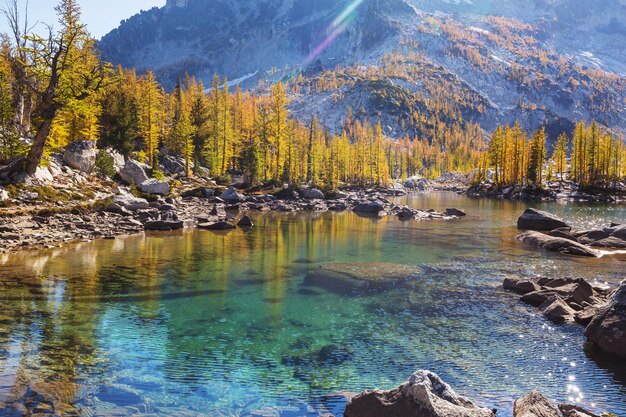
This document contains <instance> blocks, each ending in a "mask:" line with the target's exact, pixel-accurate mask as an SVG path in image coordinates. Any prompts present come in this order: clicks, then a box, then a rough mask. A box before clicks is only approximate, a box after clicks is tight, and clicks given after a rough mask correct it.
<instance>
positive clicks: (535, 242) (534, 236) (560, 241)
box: [517, 231, 600, 257]
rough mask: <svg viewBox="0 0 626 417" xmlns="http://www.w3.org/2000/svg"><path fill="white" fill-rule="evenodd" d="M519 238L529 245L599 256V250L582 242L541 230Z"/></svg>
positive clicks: (554, 250) (571, 253)
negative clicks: (548, 233) (547, 233)
mask: <svg viewBox="0 0 626 417" xmlns="http://www.w3.org/2000/svg"><path fill="white" fill-rule="evenodd" d="M517 239H518V240H520V241H522V242H523V243H525V244H527V245H532V246H535V247H538V248H541V249H545V250H548V251H552V252H561V253H563V254H567V255H577V256H588V257H598V256H600V254H599V252H597V251H596V250H594V249H591V248H589V247H587V246H585V245H583V244H582V243H578V242H575V241H573V240H570V239H566V238H562V237H556V236H550V235H546V234H544V233H541V232H535V231H528V232H524V233H521V234H519V235H518V236H517Z"/></svg>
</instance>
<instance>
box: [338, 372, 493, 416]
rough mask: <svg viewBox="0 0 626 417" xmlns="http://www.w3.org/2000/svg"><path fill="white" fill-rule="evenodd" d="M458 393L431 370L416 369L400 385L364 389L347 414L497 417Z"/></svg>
mask: <svg viewBox="0 0 626 417" xmlns="http://www.w3.org/2000/svg"><path fill="white" fill-rule="evenodd" d="M495 415H496V413H495V412H494V411H493V410H490V409H488V408H482V407H479V406H477V405H476V404H474V403H473V402H472V401H470V400H469V399H467V398H465V397H462V396H460V395H458V394H457V393H455V392H454V391H453V390H452V388H450V386H449V385H448V384H446V383H445V382H443V381H442V380H441V378H439V377H438V376H437V375H436V374H434V373H432V372H430V371H417V372H415V373H414V374H413V375H411V377H410V378H409V380H408V381H406V382H405V383H404V384H402V385H400V386H399V387H398V388H395V389H392V390H389V391H381V390H373V391H365V392H363V393H361V394H359V395H357V396H356V397H354V398H352V399H351V400H350V402H348V405H347V407H346V411H345V413H344V416H345V417H495Z"/></svg>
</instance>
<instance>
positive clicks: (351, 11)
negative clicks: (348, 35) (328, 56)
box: [304, 0, 365, 65]
mask: <svg viewBox="0 0 626 417" xmlns="http://www.w3.org/2000/svg"><path fill="white" fill-rule="evenodd" d="M364 1H365V0H354V1H353V2H352V3H350V4H349V5H348V7H346V8H345V9H344V11H343V12H341V13H340V14H339V16H337V17H336V18H335V20H333V23H332V24H331V25H330V26H329V27H328V28H327V29H326V32H327V33H329V35H328V36H327V37H326V39H324V40H323V41H322V43H320V44H319V45H318V46H317V47H316V48H315V49H314V50H313V51H312V52H311V53H310V54H309V56H307V57H306V59H305V60H304V64H305V65H308V64H310V63H311V62H313V60H314V59H315V58H317V57H318V56H320V55H321V54H322V52H324V51H325V50H326V49H327V48H328V47H329V46H330V45H331V44H332V43H333V41H334V40H335V39H337V37H338V36H339V35H341V34H342V33H343V32H344V31H345V30H346V29H347V28H348V26H350V23H352V21H354V18H355V16H356V11H357V9H358V8H359V6H360V5H361V4H362V3H363V2H364Z"/></svg>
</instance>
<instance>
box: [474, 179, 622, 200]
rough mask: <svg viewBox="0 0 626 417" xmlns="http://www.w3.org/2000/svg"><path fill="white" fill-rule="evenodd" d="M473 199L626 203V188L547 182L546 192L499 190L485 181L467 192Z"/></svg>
mask: <svg viewBox="0 0 626 417" xmlns="http://www.w3.org/2000/svg"><path fill="white" fill-rule="evenodd" d="M465 193H466V194H467V195H468V196H469V197H474V198H494V199H500V200H519V201H570V202H586V203H626V184H624V183H623V182H618V183H616V184H614V186H613V187H609V188H608V189H600V188H592V187H588V188H585V187H580V186H579V185H578V184H577V183H575V182H573V181H546V183H545V185H544V187H543V188H537V187H532V186H521V185H517V186H509V187H499V186H496V185H495V184H494V183H493V182H492V181H485V182H483V183H481V184H478V185H472V186H469V187H467V188H466V190H465Z"/></svg>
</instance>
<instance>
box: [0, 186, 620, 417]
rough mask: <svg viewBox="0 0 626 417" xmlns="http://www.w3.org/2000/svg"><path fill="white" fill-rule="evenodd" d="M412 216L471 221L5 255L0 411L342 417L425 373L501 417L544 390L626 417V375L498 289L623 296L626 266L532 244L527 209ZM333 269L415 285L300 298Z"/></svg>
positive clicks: (486, 203)
mask: <svg viewBox="0 0 626 417" xmlns="http://www.w3.org/2000/svg"><path fill="white" fill-rule="evenodd" d="M398 202H400V203H403V204H409V205H411V206H414V207H418V208H435V209H445V208H446V207H457V208H463V209H466V210H467V211H468V214H469V216H468V218H466V219H463V220H455V221H437V222H422V223H419V222H400V221H399V220H397V219H396V218H386V219H382V220H373V219H368V218H362V217H359V216H357V215H355V214H353V213H341V214H333V213H322V214H254V213H253V214H252V218H253V220H254V222H255V224H256V226H255V227H254V228H253V229H252V230H251V231H250V232H248V233H244V232H243V231H241V230H236V231H233V232H231V233H228V234H217V233H214V232H208V231H186V232H181V233H172V234H155V235H149V236H136V237H130V238H126V239H117V240H114V241H97V242H93V243H87V244H80V245H77V246H71V247H66V248H63V249H59V250H55V251H43V252H38V253H24V254H17V255H7V256H4V257H2V258H0V280H1V281H2V285H1V286H0V300H2V310H1V312H0V415H7V416H8V415H15V414H11V413H14V410H15V409H16V407H17V408H19V406H20V404H21V405H25V406H26V407H27V408H28V407H31V406H32V403H33V402H37V401H44V400H42V396H43V397H47V396H50V397H55V399H54V406H55V407H61V405H60V404H68V410H71V411H68V414H67V415H76V414H78V415H85V416H87V415H88V416H93V415H96V416H97V415H133V414H146V413H148V414H153V415H158V416H176V415H180V416H197V415H206V416H244V415H263V416H265V415H268V416H269V415H271V416H274V415H276V416H307V415H310V416H316V415H319V414H321V413H323V412H325V411H330V412H333V413H335V415H341V411H342V410H343V407H345V397H344V395H343V393H345V392H358V391H361V390H363V389H367V388H374V387H380V388H391V387H394V386H397V385H398V384H399V383H401V382H403V381H404V380H406V378H407V377H408V376H409V375H410V374H411V373H412V372H413V371H415V370H417V369H430V370H432V371H434V372H437V373H438V374H439V375H440V376H441V377H442V378H443V379H444V380H445V381H447V382H448V383H450V384H451V385H452V386H453V387H455V388H456V389H457V391H459V392H461V393H463V394H464V395H467V396H469V397H471V398H472V399H474V400H476V401H477V402H479V403H480V404H482V405H485V406H489V407H493V408H497V409H498V410H499V412H498V415H499V416H505V417H509V416H511V415H512V403H513V401H514V399H515V398H518V397H519V396H521V395H523V394H525V393H526V392H528V391H529V390H532V389H539V390H541V391H542V392H544V393H545V394H546V395H548V396H549V397H550V398H552V399H553V400H555V401H561V402H564V401H570V402H571V401H579V402H580V403H582V404H584V405H586V406H588V407H590V408H592V409H594V410H597V411H613V412H615V413H617V414H618V415H626V372H625V371H624V364H623V363H619V360H616V359H608V360H607V359H602V357H598V356H597V354H596V353H595V352H594V351H593V350H591V349H588V348H584V347H583V345H584V336H583V334H582V333H583V328H582V327H579V326H576V325H570V324H565V325H554V324H552V323H550V322H548V321H546V320H545V319H544V318H542V317H541V316H540V315H537V312H536V310H535V309H534V308H533V307H529V306H526V305H524V304H522V303H520V302H519V301H518V300H517V299H516V297H515V296H513V295H511V294H509V293H505V292H504V291H502V289H501V288H500V284H501V282H502V280H503V278H504V277H505V276H507V275H510V274H512V275H515V276H536V275H544V276H582V277H585V278H588V279H591V280H598V281H609V282H612V283H617V282H619V281H620V279H622V278H624V276H626V267H625V265H626V256H624V255H618V256H607V257H604V258H601V259H591V260H590V259H579V258H571V257H564V256H561V255H557V254H547V253H541V252H537V251H535V250H532V249H528V248H524V247H522V246H521V245H520V244H519V243H518V242H516V241H515V234H516V229H515V227H514V225H515V220H516V218H517V216H519V214H520V213H521V212H522V211H523V210H524V208H526V207H527V205H526V204H524V203H511V202H499V201H492V200H470V199H468V198H466V197H462V196H457V195H455V194H448V193H442V194H432V195H425V196H410V197H406V198H402V199H399V200H398ZM533 206H535V207H539V208H542V209H545V210H549V211H552V212H555V213H557V214H559V215H562V216H564V217H566V218H567V219H569V220H571V221H572V222H573V223H574V224H575V225H577V226H578V227H580V228H586V227H591V226H602V225H605V224H606V223H607V222H610V221H620V220H621V221H623V220H624V219H625V218H626V208H624V207H623V206H621V207H620V206H602V205H598V206H582V205H557V204H539V205H533ZM346 264H347V265H346ZM322 266H326V267H331V268H344V269H345V268H348V269H349V270H350V271H351V272H352V273H353V274H354V275H356V276H365V277H367V276H372V275H373V276H376V275H377V274H378V273H377V272H376V271H377V270H381V269H384V270H386V271H396V270H398V272H397V274H398V275H401V279H399V280H394V281H391V282H387V283H385V284H384V285H383V286H382V287H381V288H378V291H367V292H364V291H360V290H355V288H354V287H351V286H348V285H346V286H342V285H334V286H324V287H319V286H314V285H308V286H307V285H305V282H304V280H305V277H306V276H307V275H308V274H309V273H311V272H315V271H316V270H317V269H319V268H320V267H322ZM33 392H34V393H36V394H39V397H37V400H36V401H35V400H32V397H33ZM42 393H43V394H42ZM44 402H45V401H44ZM71 413H75V414H71Z"/></svg>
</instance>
